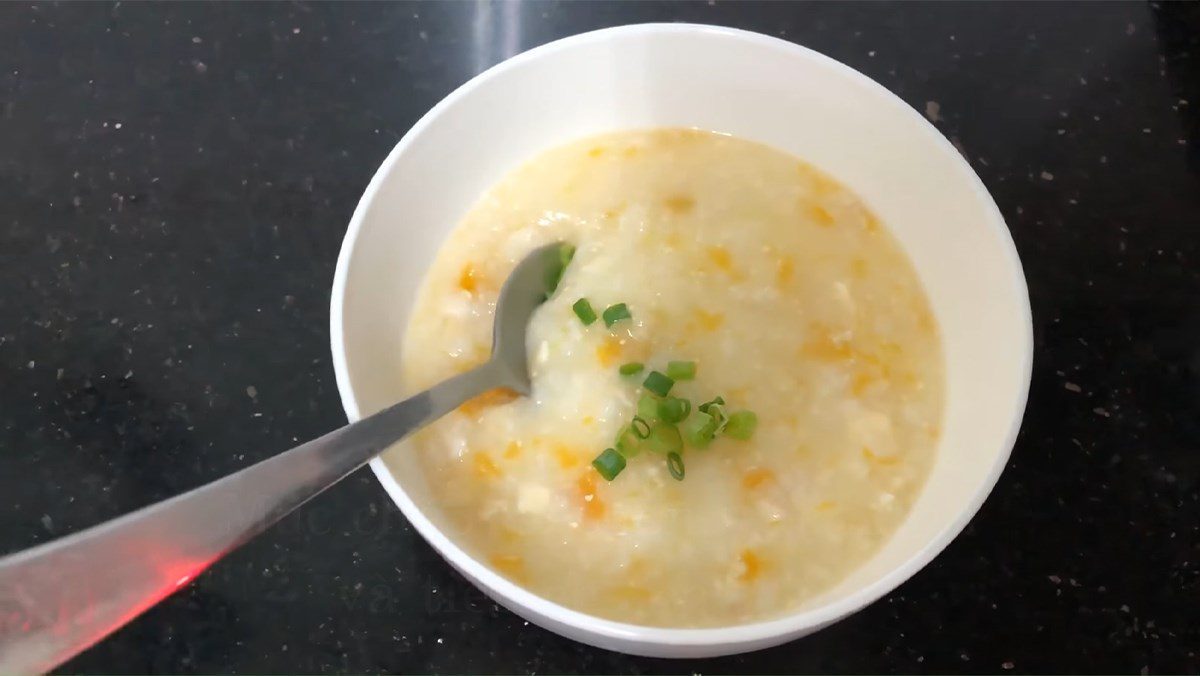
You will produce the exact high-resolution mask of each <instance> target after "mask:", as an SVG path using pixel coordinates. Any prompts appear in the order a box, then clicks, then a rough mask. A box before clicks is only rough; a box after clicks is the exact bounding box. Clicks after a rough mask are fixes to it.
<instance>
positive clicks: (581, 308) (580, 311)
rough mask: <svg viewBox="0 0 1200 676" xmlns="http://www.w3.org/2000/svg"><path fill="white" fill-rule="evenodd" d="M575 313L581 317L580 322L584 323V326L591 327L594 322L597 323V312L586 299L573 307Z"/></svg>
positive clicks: (577, 302)
mask: <svg viewBox="0 0 1200 676" xmlns="http://www.w3.org/2000/svg"><path fill="white" fill-rule="evenodd" d="M571 309H572V310H574V311H575V316H576V317H579V321H581V322H583V325H584V326H591V324H592V322H594V321H596V311H595V310H593V309H592V304H591V303H589V302H588V299H586V298H580V299H579V300H577V301H575V304H574V305H572V306H571Z"/></svg>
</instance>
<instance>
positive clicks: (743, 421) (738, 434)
mask: <svg viewBox="0 0 1200 676" xmlns="http://www.w3.org/2000/svg"><path fill="white" fill-rule="evenodd" d="M757 428H758V416H757V415H755V413H754V411H738V412H737V413H734V414H732V415H730V416H729V422H727V423H726V424H725V436H727V437H733V438H734V439H741V440H743V441H745V440H746V439H749V438H750V437H752V436H754V430H755V429H757Z"/></svg>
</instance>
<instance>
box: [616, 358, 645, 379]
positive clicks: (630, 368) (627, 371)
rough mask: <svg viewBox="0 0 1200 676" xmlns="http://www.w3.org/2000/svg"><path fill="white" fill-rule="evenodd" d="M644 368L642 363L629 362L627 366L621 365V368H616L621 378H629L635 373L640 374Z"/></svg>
mask: <svg viewBox="0 0 1200 676" xmlns="http://www.w3.org/2000/svg"><path fill="white" fill-rule="evenodd" d="M644 368H646V366H645V365H644V364H642V362H640V361H631V362H629V363H628V364H621V367H620V368H618V369H617V371H619V372H620V373H621V375H623V376H631V375H633V374H635V373H641V372H642V369H644Z"/></svg>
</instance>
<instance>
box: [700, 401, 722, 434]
mask: <svg viewBox="0 0 1200 676" xmlns="http://www.w3.org/2000/svg"><path fill="white" fill-rule="evenodd" d="M697 408H699V409H700V410H701V411H703V412H704V413H707V414H709V415H710V416H712V419H713V420H714V421H716V428H714V430H713V434H720V433H721V431H722V430H724V429H725V423H727V422H729V418H728V417H726V415H725V399H723V398H721V397H713V399H712V401H706V402H704V403H703V404H700V406H698V407H697Z"/></svg>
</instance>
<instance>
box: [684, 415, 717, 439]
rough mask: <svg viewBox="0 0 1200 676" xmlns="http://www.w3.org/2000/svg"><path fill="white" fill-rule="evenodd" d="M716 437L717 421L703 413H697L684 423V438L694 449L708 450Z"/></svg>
mask: <svg viewBox="0 0 1200 676" xmlns="http://www.w3.org/2000/svg"><path fill="white" fill-rule="evenodd" d="M716 435H717V421H716V419H715V418H713V417H712V416H711V415H709V414H707V413H705V412H703V411H696V412H695V413H693V414H692V415H691V417H689V418H688V419H687V420H685V421H684V423H683V438H684V440H685V441H687V443H688V446H691V447H692V448H708V445H709V444H711V443H712V440H713V437H715V436H716Z"/></svg>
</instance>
